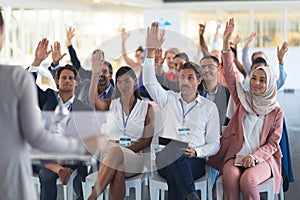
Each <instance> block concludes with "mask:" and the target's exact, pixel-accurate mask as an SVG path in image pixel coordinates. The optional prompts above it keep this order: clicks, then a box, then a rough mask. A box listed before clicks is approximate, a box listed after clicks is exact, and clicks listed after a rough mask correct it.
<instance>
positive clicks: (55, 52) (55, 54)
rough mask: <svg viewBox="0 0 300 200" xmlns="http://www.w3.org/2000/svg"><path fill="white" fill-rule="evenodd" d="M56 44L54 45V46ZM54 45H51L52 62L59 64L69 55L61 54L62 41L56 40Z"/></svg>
mask: <svg viewBox="0 0 300 200" xmlns="http://www.w3.org/2000/svg"><path fill="white" fill-rule="evenodd" d="M53 46H54V47H53ZM53 46H52V45H51V51H52V63H53V65H54V66H56V65H58V63H59V61H60V60H61V59H62V58H63V57H64V56H65V55H67V53H64V54H61V48H60V42H58V41H56V42H54V44H53Z"/></svg>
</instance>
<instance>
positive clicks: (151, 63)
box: [144, 58, 154, 66]
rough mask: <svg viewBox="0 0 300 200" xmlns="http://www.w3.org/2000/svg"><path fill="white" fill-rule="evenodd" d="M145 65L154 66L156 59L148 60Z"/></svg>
mask: <svg viewBox="0 0 300 200" xmlns="http://www.w3.org/2000/svg"><path fill="white" fill-rule="evenodd" d="M144 63H145V65H152V66H154V58H146V59H145V62H144Z"/></svg>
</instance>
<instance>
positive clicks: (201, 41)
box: [199, 24, 209, 56]
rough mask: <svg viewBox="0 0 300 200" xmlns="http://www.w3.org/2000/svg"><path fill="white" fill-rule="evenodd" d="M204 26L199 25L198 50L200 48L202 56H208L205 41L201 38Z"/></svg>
mask: <svg viewBox="0 0 300 200" xmlns="http://www.w3.org/2000/svg"><path fill="white" fill-rule="evenodd" d="M205 26H206V24H199V44H200V48H201V51H202V53H203V55H204V56H208V55H209V51H208V47H207V44H206V41H205V39H204V36H203V35H204V31H205Z"/></svg>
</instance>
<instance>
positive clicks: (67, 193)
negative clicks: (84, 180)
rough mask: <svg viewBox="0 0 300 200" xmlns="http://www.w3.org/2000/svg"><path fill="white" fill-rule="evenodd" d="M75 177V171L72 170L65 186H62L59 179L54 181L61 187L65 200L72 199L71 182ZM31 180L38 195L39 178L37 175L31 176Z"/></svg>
mask: <svg viewBox="0 0 300 200" xmlns="http://www.w3.org/2000/svg"><path fill="white" fill-rule="evenodd" d="M76 176H77V170H74V171H73V172H72V174H71V176H70V178H69V181H68V183H67V184H66V185H63V184H62V183H61V181H60V179H59V178H58V179H57V181H56V185H62V186H63V195H64V199H65V200H72V199H73V197H74V194H73V192H74V190H73V180H74V178H75V177H76ZM32 180H33V183H34V185H35V187H36V191H37V194H39V193H40V180H39V177H38V175H35V174H34V175H33V176H32Z"/></svg>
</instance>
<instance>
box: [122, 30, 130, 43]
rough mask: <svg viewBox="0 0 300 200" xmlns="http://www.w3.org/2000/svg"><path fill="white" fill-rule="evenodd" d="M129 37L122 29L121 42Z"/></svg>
mask: <svg viewBox="0 0 300 200" xmlns="http://www.w3.org/2000/svg"><path fill="white" fill-rule="evenodd" d="M129 36H130V33H129V32H126V30H125V28H122V33H121V37H122V41H124V42H125V41H126V40H127V39H128V38H129Z"/></svg>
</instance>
